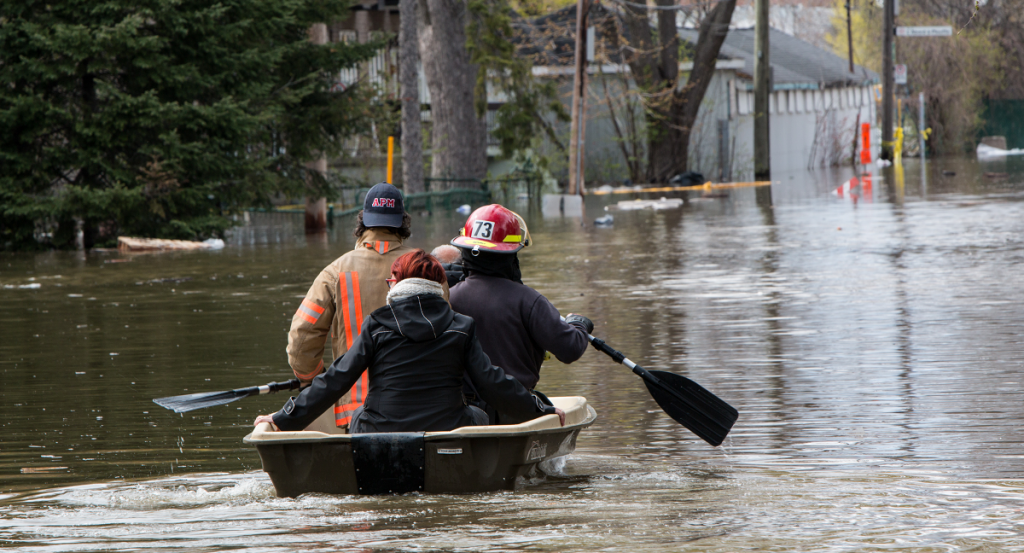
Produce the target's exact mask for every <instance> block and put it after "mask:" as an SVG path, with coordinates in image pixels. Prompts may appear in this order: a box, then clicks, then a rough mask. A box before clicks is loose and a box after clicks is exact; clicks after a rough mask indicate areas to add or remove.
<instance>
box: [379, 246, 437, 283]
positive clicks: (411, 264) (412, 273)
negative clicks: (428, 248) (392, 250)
mask: <svg viewBox="0 0 1024 553" xmlns="http://www.w3.org/2000/svg"><path fill="white" fill-rule="evenodd" d="M391 274H393V275H395V279H396V280H399V281H400V280H403V279H407V278H425V279H427V280H432V281H434V282H438V283H441V284H443V283H445V282H447V277H445V275H444V267H441V263H440V262H439V261H438V260H437V259H435V258H434V256H432V255H430V254H429V253H427V252H425V251H423V250H420V249H416V250H413V251H411V252H409V253H407V254H405V255H403V256H402V257H399V258H398V259H396V260H395V262H394V263H392V264H391Z"/></svg>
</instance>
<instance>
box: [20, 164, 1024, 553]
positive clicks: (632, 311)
mask: <svg viewBox="0 0 1024 553" xmlns="http://www.w3.org/2000/svg"><path fill="white" fill-rule="evenodd" d="M1005 164H1006V169H1005V171H1001V172H1007V173H1008V174H1009V175H1010V176H1008V177H998V178H994V177H989V176H986V175H985V173H986V172H988V173H993V171H991V168H986V167H985V166H982V165H979V164H977V163H974V162H970V161H963V160H935V161H930V162H929V163H928V164H927V165H925V166H921V165H919V164H916V160H907V161H905V167H904V173H903V186H902V187H900V186H899V185H898V180H897V174H896V172H895V171H894V170H891V169H883V170H875V171H874V172H873V173H874V174H872V176H871V179H872V180H871V182H872V187H871V191H872V194H871V195H870V196H868V195H867V194H866V191H865V190H864V189H861V190H860V191H859V193H858V194H859V195H858V196H857V200H856V201H855V200H854V198H853V197H852V196H851V195H849V194H847V195H845V196H843V197H839V196H837V195H836V194H835V193H834V190H835V189H836V188H837V187H838V186H840V185H841V184H842V183H843V182H846V181H848V180H849V179H850V178H851V177H854V176H855V175H854V174H853V173H852V172H851V171H850V170H848V169H842V170H838V171H831V172H815V173H811V174H808V175H803V174H801V175H793V176H789V175H781V176H779V184H777V185H775V186H773V187H772V191H771V193H772V202H771V205H769V204H767V203H766V202H763V201H761V202H759V201H758V197H757V194H756V193H755V191H754V190H750V189H746V190H734V191H731V192H730V193H729V195H728V197H725V198H711V199H705V198H697V197H694V198H689V201H688V202H687V203H686V204H685V205H684V206H683V207H681V208H679V209H671V210H664V211H638V212H625V211H622V212H615V213H614V215H615V220H614V225H613V226H612V227H605V228H595V227H594V226H593V225H587V226H585V227H584V226H581V225H580V221H579V219H573V218H572V217H569V218H562V217H548V218H545V217H543V216H542V214H541V213H540V212H539V211H535V210H531V209H530V208H529V207H528V206H526V205H522V206H516V209H517V211H520V212H521V213H522V214H524V215H525V216H526V217H527V219H528V221H529V223H530V230H531V233H532V235H533V237H534V239H535V245H533V246H531V247H530V248H528V250H526V251H525V252H524V254H523V272H524V278H525V280H526V281H527V283H529V284H530V285H532V286H534V287H535V288H537V289H538V290H540V291H541V292H543V293H544V294H545V295H546V296H547V297H548V298H549V299H551V301H552V302H553V303H554V304H555V305H556V306H557V307H558V308H559V309H560V310H561V311H562V312H563V313H566V312H569V311H578V312H582V313H585V314H588V315H590V316H591V317H592V318H593V319H594V320H595V322H596V323H597V329H596V331H595V334H596V335H598V336H600V337H602V338H604V339H606V340H607V342H608V343H609V344H610V345H611V346H612V347H615V348H616V349H619V350H621V351H623V353H625V354H626V355H627V356H628V357H630V358H631V359H633V360H634V361H636V362H638V363H641V364H642V365H644V366H645V367H647V368H650V369H661V370H671V371H675V372H678V373H680V374H685V375H687V376H688V377H690V378H692V379H694V380H696V381H697V382H700V383H701V384H702V385H704V386H706V387H707V388H709V389H710V390H712V391H713V392H715V393H716V394H717V395H719V396H721V397H722V398H724V399H726V400H727V401H729V402H730V403H731V404H733V405H735V406H736V407H737V408H739V409H740V419H739V421H738V422H737V425H736V427H735V429H734V430H733V433H732V434H731V436H730V438H729V439H728V440H727V441H726V443H725V444H724V446H723V447H721V448H711V447H708V446H707V445H706V444H705V443H704V442H702V441H701V440H699V439H698V438H696V437H695V436H694V435H692V434H690V433H689V432H688V431H686V430H685V429H683V428H682V427H680V426H679V425H677V424H676V423H674V422H673V421H671V420H670V419H668V418H667V417H666V416H665V415H664V414H663V413H662V412H661V410H660V408H659V407H658V405H657V404H656V403H655V402H654V401H653V400H652V399H651V398H650V397H649V396H648V394H647V392H646V390H645V388H644V387H643V384H642V382H641V381H640V379H639V378H638V377H636V376H635V375H633V374H632V373H631V372H630V371H629V370H628V369H626V368H624V367H622V366H621V365H615V364H613V363H612V362H611V361H610V360H609V359H608V358H607V357H606V356H604V355H603V354H600V353H598V352H596V351H591V352H588V353H587V354H586V355H585V356H584V358H583V359H582V360H581V361H579V362H577V363H574V364H572V365H568V366H565V365H560V364H558V363H557V362H552V363H550V364H549V365H547V366H546V367H545V368H544V370H543V372H542V380H541V386H542V388H543V389H544V391H545V392H547V393H549V394H555V395H585V396H587V397H588V398H589V400H590V401H591V402H592V403H593V404H594V405H595V407H596V409H597V411H598V415H599V418H598V421H597V422H596V423H595V425H594V426H593V427H592V428H591V429H590V430H589V431H587V432H585V433H584V434H582V435H581V437H580V440H579V447H578V450H577V453H576V454H575V455H573V456H572V457H571V458H570V459H569V460H568V461H567V462H566V463H565V464H564V466H562V467H556V470H554V473H553V474H552V475H550V476H547V477H544V478H540V479H537V480H534V481H531V482H526V483H524V484H525V486H524V487H523V488H522V489H521V490H520V491H517V492H512V493H501V494H483V495H478V496H469V497H447V496H418V495H411V496H404V497H394V498H361V497H330V496H317V495H310V496H304V497H301V498H299V499H297V500H287V499H279V498H276V497H274V496H273V492H272V487H271V486H270V483H269V480H268V479H267V478H266V477H265V475H264V474H263V473H262V472H261V471H260V470H259V468H260V467H259V461H258V457H257V456H256V453H255V452H254V451H253V450H251V449H249V448H247V447H245V446H244V445H243V444H242V443H241V437H242V436H243V435H244V434H245V433H246V432H247V427H248V425H249V424H250V421H251V420H252V418H253V417H254V415H255V414H256V413H259V412H266V411H270V410H273V409H276V408H277V407H278V406H279V405H280V404H281V402H282V399H283V398H280V397H273V396H271V397H263V398H251V399H246V400H243V401H240V402H237V403H233V404H230V405H227V406H222V407H217V408H211V409H207V410H203V411H197V412H193V413H186V414H184V415H174V414H172V413H170V412H168V411H165V410H162V409H160V408H159V407H157V406H156V405H154V404H152V403H151V402H150V400H151V399H152V398H154V397H161V396H167V395H174V394H180V393H187V392H197V391H213V390H221V389H229V388H235V387H241V386H248V385H253V384H262V383H265V382H269V381H272V380H279V379H282V378H286V377H287V376H288V375H289V371H288V369H287V365H286V357H285V354H284V346H285V339H286V336H285V334H286V330H287V327H288V324H289V321H290V317H291V314H292V313H293V312H294V309H295V306H296V304H297V303H298V301H299V299H300V298H301V297H302V296H303V294H304V292H305V290H306V287H307V286H308V285H309V283H310V282H312V280H313V278H314V277H315V276H316V274H317V273H318V272H319V271H320V269H321V268H322V267H323V266H325V265H326V264H327V263H329V262H330V261H331V260H333V259H334V258H335V257H337V256H338V255H340V254H341V253H343V252H344V251H346V250H347V249H349V248H351V244H352V242H353V241H354V239H353V238H352V237H351V225H352V224H353V223H352V221H351V220H350V219H349V220H346V219H339V220H336V221H335V222H334V225H333V226H332V227H331V228H330V229H329V230H328V232H327V233H326V234H323V235H319V236H313V237H307V236H306V235H305V234H304V233H303V230H302V220H301V216H293V215H286V214H254V215H251V216H250V221H249V224H248V225H246V226H242V227H240V228H239V229H237V231H236V232H235V233H234V234H233V235H232V237H231V239H230V240H229V241H228V247H227V248H225V249H224V250H222V251H219V252H191V253H176V254H160V255H135V256H127V255H122V254H119V253H117V252H93V253H90V254H89V255H80V254H73V253H61V252H58V253H46V254H39V255H10V254H5V255H3V256H0V375H2V378H3V384H4V385H3V387H2V388H0V428H2V431H3V433H2V438H0V494H3V495H0V520H2V521H3V524H0V543H2V544H3V545H4V546H5V547H7V548H11V549H15V550H18V549H20V550H26V551H29V550H41V549H45V550H52V551H58V550H83V549H92V550H96V549H100V550H121V549H132V548H143V547H146V548H156V549H160V550H173V549H181V550H219V549H228V548H231V549H246V548H252V549H256V548H257V547H258V548H259V549H260V550H267V551H276V550H281V551H290V550H296V549H303V550H313V551H318V550H332V551H337V550H409V549H428V550H455V549H458V550H505V551H507V550H531V551H592V550H598V549H600V550H609V551H663V550H666V549H681V548H684V547H685V548H687V549H694V550H708V551H736V550H741V549H769V548H774V549H780V550H790V551H793V550H810V549H814V550H823V551H848V550H863V549H889V550H921V549H926V548H930V549H936V550H944V549H970V548H977V549H981V550H984V549H990V550H1000V551H1011V550H1024V539H1021V538H1020V537H1019V534H1020V532H1019V528H1020V524H1021V523H1022V521H1021V511H1020V507H1019V505H1020V500H1021V498H1022V493H1024V470H1022V469H1021V466H1022V465H1021V463H1020V461H1021V459H1024V450H1022V449H1021V446H1020V438H1019V435H1018V434H1019V431H1018V424H1017V421H1019V420H1020V419H1021V418H1022V416H1024V407H1022V403H1021V401H1020V397H1021V392H1022V388H1024V384H1022V383H1021V381H1020V378H1019V375H1020V373H1021V371H1022V369H1024V354H1022V353H1021V344H1022V343H1024V339H1022V336H1024V318H1022V317H1021V315H1020V314H1021V312H1022V310H1021V308H1022V304H1024V293H1022V292H1021V290H1022V289H1024V286H1022V285H1024V273H1022V271H1021V270H1020V268H1021V266H1022V264H1024V238H1022V237H1024V165H1021V164H1024V160H1006V161H1005ZM948 173H953V175H949V174H948ZM791 177H792V178H791ZM618 199H623V198H614V199H611V200H610V199H609V198H607V197H605V198H599V197H591V198H588V205H587V209H586V213H587V214H588V215H587V216H588V217H589V218H590V219H593V218H596V217H598V216H600V215H603V214H604V213H605V212H604V211H603V209H604V206H605V205H606V204H608V203H609V201H614V200H618ZM462 221H463V218H462V217H461V216H458V215H456V214H454V213H441V212H435V213H433V214H420V213H417V214H414V222H413V230H414V236H413V238H412V242H413V245H415V246H417V247H423V248H427V249H429V248H432V247H433V246H435V245H437V244H439V243H442V242H445V241H447V240H448V239H449V238H450V237H451V236H453V235H454V234H455V233H457V231H458V228H459V227H460V226H461V223H462ZM253 536H259V538H258V545H254V540H253Z"/></svg>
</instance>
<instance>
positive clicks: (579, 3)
mask: <svg viewBox="0 0 1024 553" xmlns="http://www.w3.org/2000/svg"><path fill="white" fill-rule="evenodd" d="M588 11H590V0H576V75H575V76H574V78H573V89H572V90H573V92H572V119H571V122H570V127H571V128H570V130H569V190H568V193H569V194H570V195H571V194H576V193H577V190H579V191H581V192H582V190H583V138H584V137H583V120H584V118H585V117H586V104H585V102H586V93H587V12H588Z"/></svg>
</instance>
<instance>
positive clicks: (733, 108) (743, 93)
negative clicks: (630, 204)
mask: <svg viewBox="0 0 1024 553" xmlns="http://www.w3.org/2000/svg"><path fill="white" fill-rule="evenodd" d="M601 79H604V80H605V82H606V83H607V86H608V88H607V90H608V93H609V94H611V95H612V96H613V97H620V96H621V95H622V93H623V84H622V83H623V79H622V77H621V75H617V74H616V75H591V77H590V81H589V87H588V88H589V96H588V100H587V123H586V141H585V149H584V152H585V157H586V167H585V176H586V179H587V181H588V182H591V183H613V184H617V183H621V182H622V181H623V180H625V179H627V178H629V171H628V168H627V164H626V158H625V156H624V154H623V152H622V149H621V147H620V146H619V140H620V138H619V134H618V133H616V131H615V126H614V124H613V122H612V119H611V117H610V116H609V108H608V103H607V101H606V100H605V98H606V94H605V86H604V85H603V84H602V81H601ZM748 83H749V81H748V80H746V79H745V78H743V77H741V76H740V75H738V74H737V73H736V71H735V70H731V69H727V70H718V71H716V72H715V75H714V76H713V77H712V80H711V83H710V84H709V86H708V90H707V92H706V94H705V96H704V100H703V102H702V103H701V109H700V111H699V113H698V116H697V120H696V122H695V123H694V128H693V130H692V132H691V135H690V148H689V155H688V157H689V159H688V167H689V168H690V170H692V171H697V172H699V173H702V174H703V175H704V176H705V178H708V179H710V180H712V181H716V182H722V181H728V180H731V181H742V180H749V179H752V178H753V173H754V167H753V163H754V145H753V136H754V117H753V114H752V109H753V103H754V93H753V91H752V90H747V86H748ZM632 84H633V83H632V82H631V81H630V82H629V85H630V86H632ZM780 86H781V85H780ZM564 92H565V94H564V96H565V102H566V109H568V107H569V98H570V96H569V92H568V89H566V90H565V91H564ZM858 115H859V117H860V122H861V123H869V124H871V125H872V128H874V127H875V101H874V98H873V97H872V89H871V87H845V88H833V89H826V90H776V91H775V92H773V93H772V96H771V100H770V102H769V116H770V123H769V124H770V135H771V162H772V171H773V172H774V173H787V172H791V171H803V170H806V169H808V168H813V167H822V166H829V165H836V164H840V163H848V162H849V159H850V156H851V155H853V150H852V143H853V140H854V137H857V138H858V143H859V135H860V133H859V132H858V131H857V122H858ZM636 116H637V118H638V120H639V121H641V122H642V114H640V113H637V114H636ZM720 122H722V123H720ZM619 124H620V127H622V126H623V120H622V113H621V108H620V112H619ZM720 125H724V127H725V128H724V129H723V128H722V127H721V126H720ZM560 130H561V133H560V134H562V135H563V136H565V137H566V140H568V128H567V126H564V125H563V126H562V127H561V128H560ZM723 130H724V131H725V137H724V140H723V136H722V134H720V133H721V132H722V131H723ZM878 146H879V144H878V138H877V136H875V135H873V136H872V141H871V147H872V159H875V158H876V157H877V155H878ZM722 153H724V154H725V156H726V158H727V160H726V161H727V163H726V166H725V167H723V164H722V162H721V155H722ZM857 155H859V149H858V150H857ZM641 156H646V152H644V151H642V152H641Z"/></svg>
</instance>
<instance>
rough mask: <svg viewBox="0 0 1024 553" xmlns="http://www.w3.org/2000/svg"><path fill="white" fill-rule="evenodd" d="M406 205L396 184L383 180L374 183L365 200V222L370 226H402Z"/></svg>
mask: <svg viewBox="0 0 1024 553" xmlns="http://www.w3.org/2000/svg"><path fill="white" fill-rule="evenodd" d="M403 215H405V205H404V204H403V203H402V193H401V192H400V191H399V190H398V189H397V188H395V187H394V186H392V185H390V184H388V183H386V182H381V183H378V184H375V185H373V188H371V189H370V191H369V192H367V193H366V199H365V200H363V224H364V225H366V226H368V227H394V228H402V218H403Z"/></svg>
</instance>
